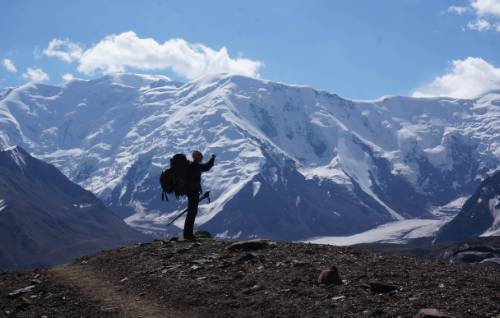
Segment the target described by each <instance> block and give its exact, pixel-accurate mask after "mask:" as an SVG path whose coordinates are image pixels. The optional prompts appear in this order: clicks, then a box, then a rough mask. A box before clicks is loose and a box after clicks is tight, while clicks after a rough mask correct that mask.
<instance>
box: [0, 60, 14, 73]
mask: <svg viewBox="0 0 500 318" xmlns="http://www.w3.org/2000/svg"><path fill="white" fill-rule="evenodd" d="M2 65H3V67H4V68H5V69H6V70H7V72H9V73H17V68H16V65H15V64H14V62H12V60H10V59H3V60H2Z"/></svg>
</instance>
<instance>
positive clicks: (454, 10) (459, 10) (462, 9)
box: [448, 6, 469, 15]
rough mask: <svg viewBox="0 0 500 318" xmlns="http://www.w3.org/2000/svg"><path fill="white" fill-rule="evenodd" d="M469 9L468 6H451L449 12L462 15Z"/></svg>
mask: <svg viewBox="0 0 500 318" xmlns="http://www.w3.org/2000/svg"><path fill="white" fill-rule="evenodd" d="M467 11H469V8H467V7H459V6H451V7H449V8H448V12H450V13H456V14H458V15H462V14H464V13H466V12H467Z"/></svg>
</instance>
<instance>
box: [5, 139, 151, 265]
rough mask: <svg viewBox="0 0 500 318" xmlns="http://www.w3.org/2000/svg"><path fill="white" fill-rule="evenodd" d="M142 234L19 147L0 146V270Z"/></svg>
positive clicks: (94, 249)
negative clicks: (3, 148)
mask: <svg viewBox="0 0 500 318" xmlns="http://www.w3.org/2000/svg"><path fill="white" fill-rule="evenodd" d="M146 239H147V238H146V237H145V236H144V235H142V234H140V233H139V232H137V231H135V230H134V229H132V228H131V227H129V226H128V225H126V224H125V222H123V220H121V219H120V218H119V217H118V216H116V215H115V214H114V213H113V212H111V211H110V210H109V209H107V208H106V207H105V206H104V205H103V204H102V202H101V201H99V199H98V198H96V197H95V196H94V195H93V194H92V193H91V192H89V191H86V190H84V189H82V188H81V187H80V186H78V185H76V184H74V183H72V182H71V181H70V180H68V179H67V178H66V177H65V176H64V175H63V174H62V173H61V172H60V171H59V170H57V169H56V168H55V167H54V166H52V165H50V164H47V163H45V162H43V161H41V160H38V159H35V158H33V157H32V156H30V155H29V154H28V153H27V152H26V151H24V150H23V149H22V148H20V147H14V148H10V149H8V150H4V151H0V242H1V243H0V270H1V269H3V270H5V269H22V268H34V267H39V266H44V265H51V264H57V263H62V262H66V261H68V260H70V259H73V258H75V257H77V256H81V255H86V254H89V253H94V252H97V251H100V250H102V249H106V248H107V249H109V248H113V247H117V246H120V245H126V244H131V243H134V242H141V241H144V240H146Z"/></svg>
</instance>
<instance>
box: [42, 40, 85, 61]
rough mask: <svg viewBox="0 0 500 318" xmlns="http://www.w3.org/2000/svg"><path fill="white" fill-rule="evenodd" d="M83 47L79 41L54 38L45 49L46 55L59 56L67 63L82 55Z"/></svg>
mask: <svg viewBox="0 0 500 318" xmlns="http://www.w3.org/2000/svg"><path fill="white" fill-rule="evenodd" d="M82 53H83V49H82V48H81V47H80V45H78V44H77V43H74V42H71V41H69V40H60V39H53V40H52V41H50V42H49V46H48V47H47V48H46V49H44V50H43V54H44V55H46V56H51V57H57V58H59V59H61V60H63V61H65V62H67V63H71V62H73V61H75V60H78V59H80V58H81V57H82Z"/></svg>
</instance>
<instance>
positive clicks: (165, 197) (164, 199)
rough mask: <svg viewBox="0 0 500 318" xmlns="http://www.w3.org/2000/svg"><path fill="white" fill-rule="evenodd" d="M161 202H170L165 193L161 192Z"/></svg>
mask: <svg viewBox="0 0 500 318" xmlns="http://www.w3.org/2000/svg"><path fill="white" fill-rule="evenodd" d="M161 200H162V201H168V195H167V193H166V192H165V191H163V190H162V191H161Z"/></svg>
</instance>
